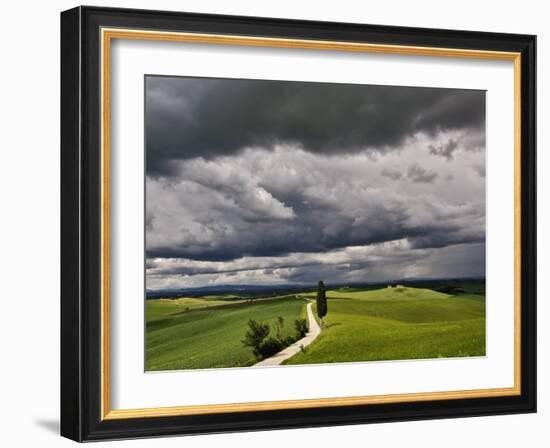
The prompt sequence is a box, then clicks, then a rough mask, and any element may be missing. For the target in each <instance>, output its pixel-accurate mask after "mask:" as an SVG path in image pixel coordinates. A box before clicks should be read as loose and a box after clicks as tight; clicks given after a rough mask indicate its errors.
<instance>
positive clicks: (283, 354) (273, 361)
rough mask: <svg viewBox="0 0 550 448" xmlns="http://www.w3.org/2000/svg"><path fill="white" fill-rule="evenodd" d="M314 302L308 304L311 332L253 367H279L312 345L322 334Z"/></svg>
mask: <svg viewBox="0 0 550 448" xmlns="http://www.w3.org/2000/svg"><path fill="white" fill-rule="evenodd" d="M312 307H313V301H310V302H309V303H308V304H307V320H308V323H309V331H308V332H307V334H306V335H305V336H304V337H303V338H302V339H299V340H298V341H296V342H295V343H294V344H292V345H289V346H288V347H287V348H285V349H283V350H281V351H280V352H279V353H275V354H274V355H273V356H271V357H269V358H266V359H264V360H263V361H260V362H259V363H257V364H254V365H253V366H252V367H266V366H278V365H279V364H281V363H282V362H283V361H286V360H287V359H288V358H290V357H291V356H294V355H295V354H296V353H298V352H299V351H300V350H301V349H302V347H303V348H305V347H307V346H308V345H309V344H311V343H312V342H313V341H314V340H315V339H316V338H317V336H319V334H320V333H321V328H320V327H319V324H318V323H317V321H316V320H315V316H313V311H312Z"/></svg>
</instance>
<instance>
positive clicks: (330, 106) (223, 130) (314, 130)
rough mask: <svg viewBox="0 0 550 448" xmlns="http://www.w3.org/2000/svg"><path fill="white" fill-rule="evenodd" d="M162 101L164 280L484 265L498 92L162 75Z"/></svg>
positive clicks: (154, 180)
mask: <svg viewBox="0 0 550 448" xmlns="http://www.w3.org/2000/svg"><path fill="white" fill-rule="evenodd" d="M146 95H147V100H146V101H147V103H146V132H147V146H146V151H147V172H146V223H145V224H146V255H147V263H146V269H147V287H148V289H154V288H163V287H176V286H201V285H204V284H210V283H276V282H282V283H284V282H295V283H307V282H313V281H316V280H318V279H319V278H324V279H327V280H328V281H373V280H376V281H378V280H385V279H391V278H396V277H414V276H423V277H429V276H434V275H439V276H457V275H484V272H485V271H484V261H483V263H482V262H481V261H479V260H481V259H483V260H484V240H485V182H484V178H483V177H482V175H484V168H485V159H484V158H485V153H484V147H485V146H484V145H485V137H484V132H485V131H484V128H485V121H484V120H485V119H484V115H485V106H484V98H485V95H484V92H480V91H467V90H452V89H425V88H408V87H407V88H404V87H383V86H345V85H334V84H319V83H289V82H264V81H262V82H260V81H235V80H231V81H230V80H213V79H198V78H197V79H190V78H162V77H147V78H146ZM426 148H428V149H429V151H426ZM434 156H435V157H434ZM438 179H442V180H445V182H442V181H441V182H436V181H438ZM445 257H447V258H445ZM444 259H445V260H447V261H444ZM432 274H433V275H432ZM392 276H393V277H392Z"/></svg>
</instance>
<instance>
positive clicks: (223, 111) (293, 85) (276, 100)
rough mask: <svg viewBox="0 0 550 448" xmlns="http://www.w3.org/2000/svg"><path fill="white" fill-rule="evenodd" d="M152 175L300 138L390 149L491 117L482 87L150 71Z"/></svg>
mask: <svg viewBox="0 0 550 448" xmlns="http://www.w3.org/2000/svg"><path fill="white" fill-rule="evenodd" d="M145 94H146V110H145V114H146V117H145V126H146V143H147V171H148V174H149V175H159V174H164V175H168V174H170V173H172V168H173V165H172V164H171V161H174V160H180V159H186V158H192V157H198V156H200V157H206V158H209V157H214V156H217V155H228V154H235V153H237V152H239V151H241V150H243V149H244V148H247V147H262V148H273V147H274V146H275V145H277V144H293V145H294V146H297V147H301V148H303V149H305V150H307V151H311V152H317V153H329V154H335V153H338V154H342V153H352V152H360V151H365V150H369V151H371V152H384V151H389V150H391V149H392V148H395V147H397V146H400V145H401V144H402V143H403V142H404V141H405V139H406V138H407V137H410V136H412V135H414V134H415V133H417V132H424V133H428V134H431V135H437V134H438V133H440V132H444V131H448V130H454V129H464V128H471V129H472V130H479V129H482V128H483V127H484V123H485V92H483V91H478V90H456V89H435V88H434V89H427V88H417V87H396V86H374V85H353V84H328V83H314V82H288V81H261V80H259V81H254V80H228V79H208V78H171V77H159V76H147V77H146V93H145Z"/></svg>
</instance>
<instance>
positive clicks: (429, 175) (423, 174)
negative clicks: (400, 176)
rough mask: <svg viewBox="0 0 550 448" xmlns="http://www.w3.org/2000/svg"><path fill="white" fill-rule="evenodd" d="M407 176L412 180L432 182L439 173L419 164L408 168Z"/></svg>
mask: <svg viewBox="0 0 550 448" xmlns="http://www.w3.org/2000/svg"><path fill="white" fill-rule="evenodd" d="M407 177H408V178H409V179H410V180H411V181H412V182H418V183H425V184H431V183H433V181H434V180H435V178H436V177H437V173H436V172H435V171H433V170H427V169H426V168H422V167H421V166H419V165H418V164H416V163H415V164H414V165H411V166H410V167H409V169H408V170H407Z"/></svg>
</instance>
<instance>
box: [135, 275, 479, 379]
mask: <svg viewBox="0 0 550 448" xmlns="http://www.w3.org/2000/svg"><path fill="white" fill-rule="evenodd" d="M474 286H475V285H474ZM476 288H477V289H476ZM476 288H475V287H471V288H465V290H463V291H462V292H460V293H457V294H447V293H442V292H437V291H434V290H432V289H429V288H416V287H415V288H413V287H398V288H397V287H393V288H380V287H378V288H377V289H373V288H371V289H368V288H365V289H355V288H341V289H336V290H329V291H328V292H327V298H328V314H327V316H326V317H325V318H324V326H323V329H322V331H321V334H320V335H319V337H318V338H317V339H316V340H314V341H313V343H312V344H311V345H310V346H308V347H307V348H306V349H305V350H303V351H301V352H299V353H297V354H296V355H294V356H293V357H291V358H290V359H288V360H287V361H285V364H317V363H331V362H358V361H376V360H400V359H428V358H442V357H443V358H445V357H463V356H483V355H484V354H485V296H484V294H483V290H480V289H479V287H476ZM307 299H309V300H312V299H315V292H312V291H311V290H309V291H307V292H303V293H297V294H295V295H291V296H282V297H275V298H268V299H254V300H251V299H250V298H248V297H238V296H224V295H216V296H214V295H212V296H206V297H198V298H194V297H184V298H179V299H157V300H147V301H146V320H147V325H146V368H147V370H178V369H201V368H221V367H244V366H250V365H253V364H255V363H256V362H257V361H258V359H256V358H255V357H254V356H253V354H252V351H251V349H250V347H245V346H244V345H243V344H242V340H243V338H244V335H245V333H246V331H247V328H248V321H249V320H250V319H254V320H256V321H258V322H264V323H268V324H269V325H271V326H272V328H273V324H274V322H275V321H276V319H277V318H278V317H279V316H281V317H283V319H284V321H285V325H284V328H283V332H282V335H283V336H284V337H286V336H291V335H292V334H293V333H294V332H295V329H294V326H293V322H294V320H295V319H297V318H305V317H306V312H305V310H306V304H307V303H308V302H307ZM314 311H315V306H314Z"/></svg>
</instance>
